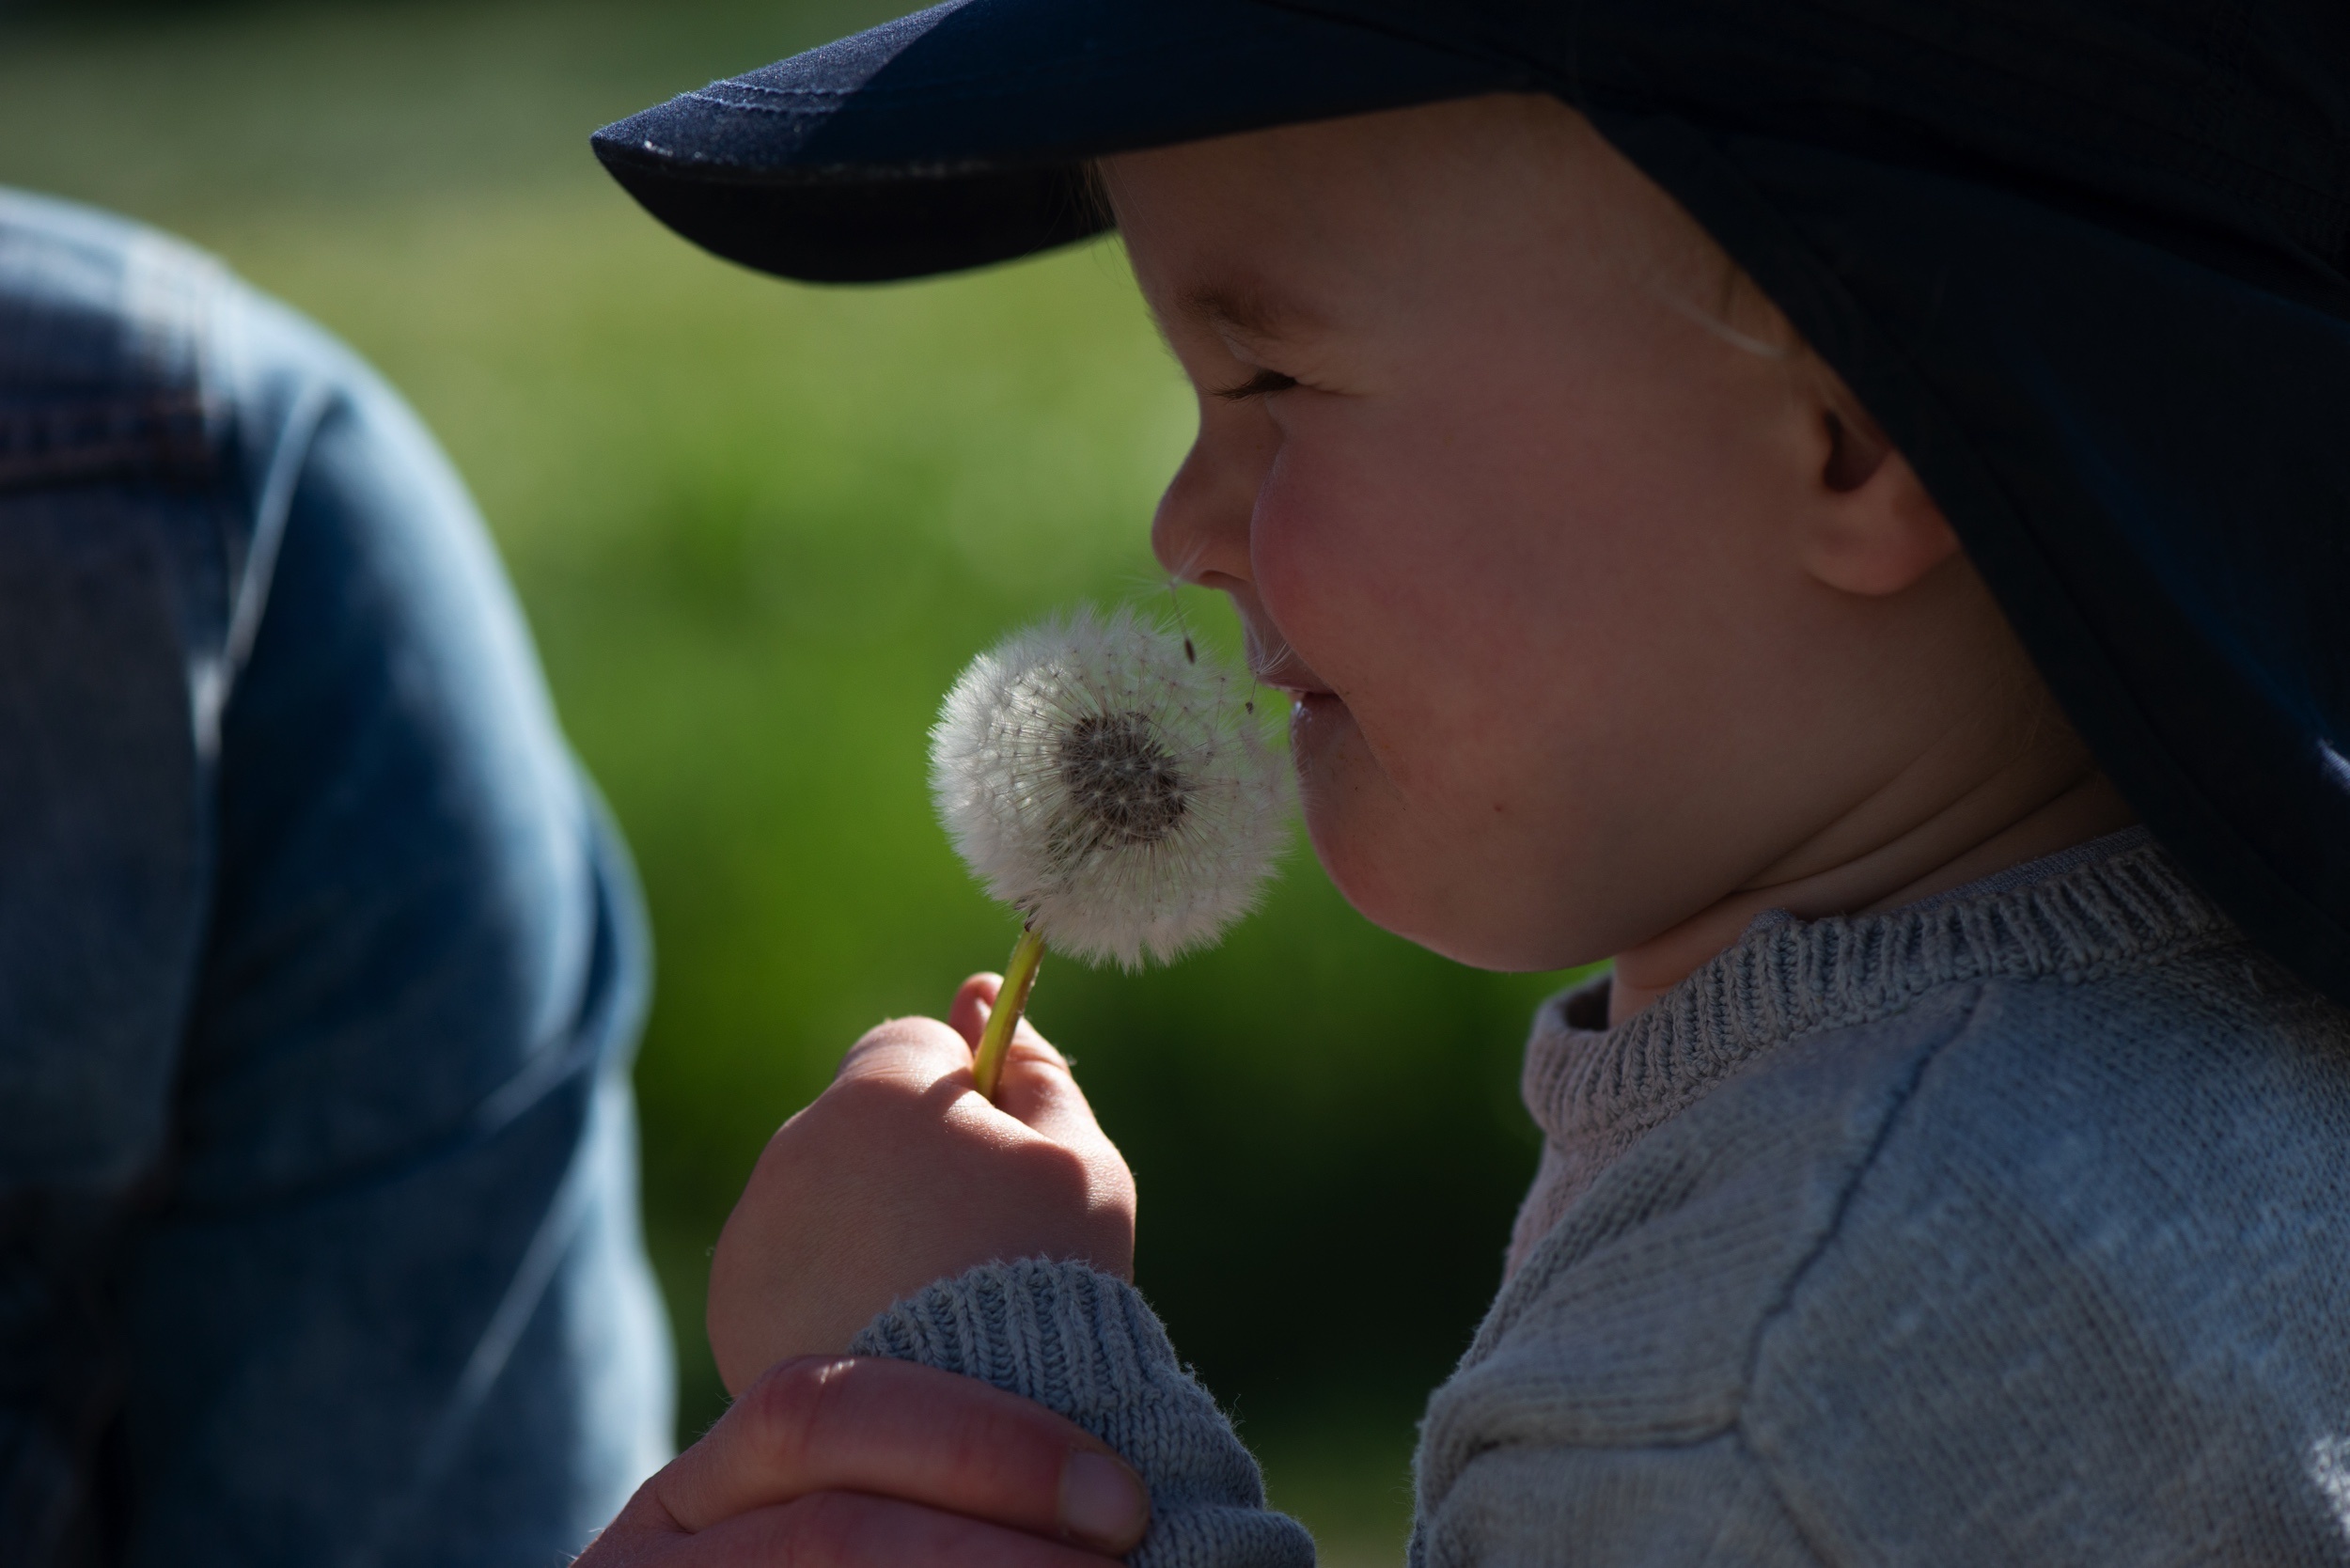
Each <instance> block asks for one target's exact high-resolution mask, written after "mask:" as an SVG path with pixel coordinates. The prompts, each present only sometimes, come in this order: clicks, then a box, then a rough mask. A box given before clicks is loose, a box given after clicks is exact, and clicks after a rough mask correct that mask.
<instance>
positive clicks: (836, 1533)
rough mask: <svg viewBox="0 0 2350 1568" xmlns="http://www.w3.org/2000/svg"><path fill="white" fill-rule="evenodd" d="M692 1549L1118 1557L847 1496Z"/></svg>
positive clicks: (727, 1553) (783, 1566) (830, 1497)
mask: <svg viewBox="0 0 2350 1568" xmlns="http://www.w3.org/2000/svg"><path fill="white" fill-rule="evenodd" d="M693 1544H694V1546H695V1548H696V1550H695V1552H694V1554H693V1557H692V1559H691V1560H692V1562H693V1564H694V1568H1109V1565H1110V1564H1112V1563H1115V1562H1116V1561H1117V1560H1118V1558H1117V1554H1116V1553H1115V1552H1102V1553H1095V1552H1090V1551H1085V1550H1082V1549H1080V1548H1077V1547H1074V1546H1068V1545H1063V1544H1059V1543H1058V1542H1052V1541H1041V1540H1039V1539H1037V1538H1036V1537H1035V1536H1033V1535H1023V1534H1020V1533H1018V1532H1017V1531H1013V1530H1009V1529H1003V1528H1001V1527H1000V1526H996V1525H991V1524H987V1523H984V1522H982V1521H980V1520H978V1519H967V1518H963V1517H961V1516H959V1515H956V1514H953V1513H939V1512H937V1511H935V1510H933V1509H928V1508H922V1507H918V1506H917V1505H914V1504H911V1503H903V1502H898V1501H894V1500H892V1499H890V1498H887V1497H861V1496H858V1495H857V1494H855V1493H852V1492H825V1493H822V1494H820V1495H818V1496H815V1497H803V1498H801V1499H800V1500H799V1501H797V1502H793V1503H788V1504H786V1505H784V1506H782V1507H779V1508H763V1509H760V1510H759V1511H758V1512H756V1513H748V1514H744V1516H742V1517H740V1518H735V1519H729V1520H728V1521H726V1522H725V1523H724V1524H721V1525H719V1526H717V1527H715V1528H714V1529H711V1530H710V1531H708V1532H707V1533H706V1534H704V1535H702V1536H697V1538H695V1541H694V1543H693Z"/></svg>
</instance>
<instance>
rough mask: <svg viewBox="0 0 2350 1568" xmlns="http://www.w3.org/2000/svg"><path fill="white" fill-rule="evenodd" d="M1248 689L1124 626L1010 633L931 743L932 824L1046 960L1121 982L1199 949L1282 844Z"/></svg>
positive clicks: (1121, 617)
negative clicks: (1117, 967) (1041, 945)
mask: <svg viewBox="0 0 2350 1568" xmlns="http://www.w3.org/2000/svg"><path fill="white" fill-rule="evenodd" d="M1249 691H1250V686H1249V682H1247V681H1246V678H1244V677H1241V676H1239V675H1236V674H1234V673H1233V672H1232V671H1230V670H1228V669H1225V668H1223V667H1222V666H1219V665H1218V664H1217V663H1216V661H1214V659H1202V658H1201V657H1200V656H1199V651H1198V649H1197V648H1196V647H1195V646H1194V645H1193V643H1192V641H1191V639H1190V638H1189V637H1187V636H1183V635H1181V634H1179V633H1176V632H1173V631H1168V630H1166V629H1164V628H1161V627H1159V626H1156V625H1153V624H1152V623H1150V622H1148V621H1146V620H1143V619H1140V618H1138V617H1136V615H1135V613H1134V612H1133V611H1132V610H1130V609H1120V610H1117V611H1115V612H1113V613H1111V614H1110V615H1108V616H1106V617H1105V616H1101V615H1097V614H1096V613H1094V612H1093V611H1091V610H1080V611H1077V612H1075V613H1073V614H1071V615H1066V616H1061V617H1058V618H1057V619H1052V620H1049V621H1046V622H1044V623H1043V624H1042V625H1039V626H1034V627H1031V628H1029V629H1028V630H1026V631H1023V632H1017V633H1014V634H1013V635H1011V636H1010V637H1007V638H1005V639H1004V641H1003V642H1002V643H1000V644H998V645H997V646H996V647H995V649H993V650H992V651H989V652H986V653H983V654H981V655H980V656H979V658H977V659H975V660H973V661H972V662H971V666H970V667H969V668H968V669H966V670H965V671H964V674H963V678H962V679H961V680H960V681H958V682H956V683H955V687H954V690H953V691H951V692H949V693H948V696H947V700H946V703H945V706H944V707H943V708H942V709H941V711H940V713H939V719H938V723H937V724H936V726H934V727H933V728H932V730H931V790H932V795H933V796H934V797H935V799H936V801H937V805H938V815H939V820H940V821H941V822H943V823H945V824H946V827H947V831H948V834H949V836H951V837H952V838H953V839H954V841H955V847H956V848H957V849H958V850H960V851H962V853H963V857H964V860H965V861H967V862H969V864H970V867H971V870H972V871H973V872H974V873H975V874H976V875H978V876H979V879H980V880H981V881H983V882H984V883H986V884H987V889H988V891H989V892H991V893H993V894H994V895H995V897H997V898H999V899H1002V900H1004V901H1005V902H1008V903H1011V904H1012V905H1014V906H1015V907H1017V908H1019V909H1021V910H1022V911H1024V912H1025V913H1026V915H1027V916H1028V917H1029V918H1030V919H1031V920H1033V921H1034V922H1035V924H1036V927H1037V929H1038V931H1039V932H1040V933H1042V936H1043V938H1044V940H1045V942H1046V943H1047V944H1049V945H1050V946H1051V947H1052V948H1053V949H1056V950H1057V951H1059V952H1064V953H1068V954H1071V955H1073V956H1075V957H1078V958H1084V959H1089V960H1092V961H1095V962H1099V961H1101V960H1104V959H1115V960H1116V961H1117V962H1118V963H1120V964H1122V965H1124V966H1126V967H1128V968H1133V967H1136V966H1137V965H1139V964H1141V963H1142V961H1143V960H1144V958H1145V957H1149V958H1153V959H1157V960H1159V961H1161V962H1166V961H1167V960H1169V959H1172V958H1174V957H1175V956H1176V955H1177V954H1179V953H1182V952H1183V951H1185V950H1186V949H1192V948H1196V947H1200V946H1204V945H1205V944H1207V943H1209V942H1212V941H1214V939H1215V937H1216V936H1217V935H1218V934H1219V933H1221V932H1222V931H1223V930H1224V928H1225V927H1226V926H1227V925H1229V924H1230V923H1231V922H1232V921H1233V920H1234V919H1237V918H1238V917H1240V916H1242V915H1244V914H1246V912H1247V911H1248V910H1249V909H1250V908H1252V907H1253V906H1254V905H1255V903H1256V902H1257V898H1258V896H1259V894H1260V893H1261V891H1262V889H1263V886H1264V883H1265V879H1266V877H1267V876H1268V875H1269V874H1270V872H1271V871H1272V869H1273V862H1274V858H1275V856H1276V855H1277V853H1278V852H1279V850H1280V847H1281V845H1282V844H1283V842H1284V841H1285V840H1286V838H1287V829H1286V823H1285V818H1284V814H1283V810H1282V808H1283V806H1284V804H1285V801H1286V794H1287V784H1288V777H1289V773H1288V769H1287V768H1285V767H1284V766H1283V765H1282V763H1281V760H1280V758H1279V756H1278V755H1277V753H1276V752H1275V751H1274V749H1273V748H1272V747H1271V746H1270V745H1267V744H1266V741H1265V737H1264V732H1263V728H1262V726H1261V723H1260V722H1259V721H1258V719H1257V717H1256V707H1255V703H1254V701H1253V700H1251V699H1250V698H1249Z"/></svg>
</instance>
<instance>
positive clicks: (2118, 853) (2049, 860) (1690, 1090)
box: [1511, 828, 2236, 1269]
mask: <svg viewBox="0 0 2350 1568" xmlns="http://www.w3.org/2000/svg"><path fill="white" fill-rule="evenodd" d="M2235 939H2236V932H2235V928H2234V927H2233V925H2231V924H2230V923H2229V921H2228V919H2227V917H2224V916H2223V915H2221V914H2220V913H2219V912H2218V910H2217V909H2216V908H2214V907H2213V906H2212V904H2211V903H2210V902H2207V901H2206V900H2205V899H2204V898H2203V897H2202V895H2201V894H2200V893H2197V892H2196V891H2195V890H2194V889H2193V888H2192V887H2190V886H2187V883H2186V879H2185V878H2184V877H2183V876H2182V875H2181V874H2180V872H2179V870H2178V868H2177V867H2176V865H2175V864H2174V863H2173V862H2172V860H2171V859H2170V855H2168V854H2167V853H2165V852H2164V850H2163V849H2162V847H2161V846H2160V845H2159V844H2157V843H2155V842H2154V839H2153V836H2152V835H2150V834H2148V833H2147V832H2146V831H2145V830H2144V829H2143V828H2132V829H2129V830H2127V831H2124V832H2122V833H2116V834H2112V835H2109V836H2107V837H2106V838H2104V839H2096V840H2093V841H2092V842H2090V843H2087V844H2083V845H2080V846H2078V847H2076V848H2075V849H2071V850H2067V851H2065V852H2063V853H2061V854H2059V855H2049V856H2047V857H2046V858H2045V859H2042V860H2036V861H2032V862H2029V863H2028V864H2026V865H2024V866H2019V867H2016V868H2014V869H2013V870H2008V871H2004V872H2001V873H1999V874H1998V875H1997V876H1995V877H1991V878H1987V879H1985V880H1984V881H1982V882H1979V883H1976V884H1973V885H1971V886H1966V887H1961V888H1957V889H1954V890H1952V891H1951V892H1949V893H1945V894H1942V895H1940V896H1938V897H1935V898H1933V899H1929V900H1926V901H1924V902H1919V903H1915V904H1909V905H1906V906H1904V907H1903V908H1900V909H1895V910H1889V911H1888V912H1887V913H1885V914H1883V915H1867V916H1857V917H1838V918H1830V919H1822V920H1802V919H1797V918H1795V917H1793V916H1791V915H1789V914H1787V913H1786V912H1785V911H1783V910H1774V911H1772V912H1770V913H1768V914H1765V915H1763V916H1761V917H1757V918H1756V920H1755V921H1754V923H1753V924H1752V925H1750V926H1748V927H1747V931H1746V933H1745V934H1744V935H1743V936H1741V937H1740V938H1739V939H1738V941H1737V942H1736V944H1734V945H1733V946H1731V948H1730V949H1727V950H1725V951H1724V952H1722V953H1721V954H1720V955H1718V956H1717V957H1716V958H1714V959H1713V960H1711V961H1710V962H1708V963H1707V964H1704V965H1702V966H1701V967H1700V968H1699V969H1698V970H1697V971H1696V972H1695V973H1694V974H1692V975H1690V976H1689V977H1688V978H1687V979H1686V980H1683V981H1682V982H1681V983H1680V984H1678V985H1676V986H1674V987H1673V988H1672V989H1671V990H1670V991H1668V992H1667V993H1665V995H1663V996H1659V997H1658V998H1657V999H1656V1000H1655V1001H1653V1002H1652V1003H1650V1004H1649V1005H1648V1006H1647V1007H1646V1008H1644V1009H1642V1010H1641V1011H1639V1012H1638V1013H1637V1014H1635V1015H1634V1016H1633V1017H1632V1018H1630V1019H1628V1020H1626V1021H1625V1022H1624V1023H1623V1024H1622V1025H1620V1026H1618V1027H1614V1028H1606V1027H1599V1026H1600V1025H1601V1024H1602V1023H1603V1022H1604V1020H1605V1018H1606V1005H1607V1003H1606V983H1605V981H1601V982H1598V983H1595V984H1592V985H1587V986H1582V987H1579V988H1577V989H1576V990H1574V991H1571V992H1568V993H1566V994H1564V995H1563V996H1556V997H1553V998H1552V999H1551V1000H1550V1001H1549V1002H1547V1003H1545V1004H1544V1005H1543V1009H1542V1011H1540V1012H1539V1013H1538V1014H1537V1015H1536V1018H1535V1027H1534V1033H1533V1038H1532V1039H1531V1040H1530V1041H1528V1044H1527V1052H1526V1070H1525V1074H1524V1077H1523V1079H1522V1081H1521V1091H1522V1092H1523V1094H1524V1095H1525V1098H1526V1105H1527V1109H1528V1110H1529V1111H1531V1112H1532V1113H1533V1117H1534V1121H1535V1122H1536V1124H1537V1125H1539V1126H1540V1127H1541V1128H1542V1130H1543V1139H1544V1142H1545V1144H1546V1149H1545V1152H1544V1155H1543V1168H1542V1172H1541V1174H1540V1175H1539V1176H1538V1177H1537V1178H1536V1181H1535V1186H1534V1190H1533V1191H1532V1192H1531V1193H1529V1194H1528V1198H1527V1204H1526V1208H1525V1210H1524V1211H1523V1212H1522V1213H1521V1214H1520V1215H1519V1221H1518V1226H1517V1231H1516V1234H1515V1236H1514V1238H1513V1241H1512V1248H1511V1252H1512V1260H1511V1261H1512V1268H1513V1269H1514V1267H1515V1265H1516V1262H1518V1260H1519V1259H1520V1258H1522V1257H1523V1255H1524V1253H1525V1251H1526V1250H1527V1249H1528V1247H1530V1246H1531V1245H1532V1244H1533V1242H1534V1241H1536V1240H1539V1239H1540V1237H1541V1235H1542V1233H1543V1231H1547V1230H1548V1229H1549V1228H1550V1226H1551V1224H1552V1223H1554V1222H1555V1221H1556V1220H1557V1218H1558V1216H1559V1214H1561V1213H1563V1212H1564V1209H1565V1206H1566V1205H1567V1204H1568V1203H1569V1202H1571V1201H1572V1200H1574V1198H1575V1196H1577V1195H1578V1194H1579V1193H1580V1192H1581V1191H1582V1190H1583V1189H1585V1188H1586V1187H1588V1186H1589V1185H1590V1182H1591V1180H1592V1179H1593V1178H1594V1177H1596V1175H1597V1174H1598V1171H1599V1170H1600V1169H1601V1168H1604V1167H1605V1166H1606V1164H1607V1163H1608V1162H1610V1161H1611V1160H1613V1159H1614V1158H1615V1156H1616V1155H1617V1154H1619V1153H1621V1152H1622V1151H1623V1149H1625V1148H1626V1147H1628V1146H1629V1145H1630V1143H1631V1142H1632V1140H1633V1139H1635V1138H1637V1137H1639V1136H1640V1135H1641V1134H1642V1133H1645V1132H1647V1131H1648V1130H1649V1129H1650V1128H1652V1127H1654V1126H1655V1125H1656V1124H1657V1123H1659V1122H1661V1121H1664V1120H1665V1119H1666V1118H1668V1117H1669V1116H1671V1115H1673V1114H1674V1113H1675V1112H1677V1111H1679V1110H1681V1109H1683V1108H1684V1106H1686V1105H1689V1104H1690V1103H1691V1102H1692V1101H1694V1100H1696V1099H1697V1098H1698V1097H1699V1096H1700V1095H1701V1094H1703V1093H1704V1092H1705V1091H1706V1090H1708V1089H1710V1088H1711V1087H1712V1086H1713V1085H1715V1084H1716V1083H1718V1082H1720V1081H1721V1079H1722V1078H1723V1077H1725V1076H1726V1075H1728V1074H1731V1073H1732V1072H1734V1071H1736V1070H1737V1069H1738V1068H1740V1067H1742V1066H1744V1065H1745V1064H1746V1063H1747V1062H1748V1061H1751V1060H1752V1059H1753V1058H1755V1057H1757V1056H1758V1055H1761V1054H1762V1053H1763V1052H1766V1051H1769V1050H1771V1049H1772V1048H1774V1047H1775V1046H1778V1045H1780V1044H1783V1043H1786V1042H1788V1041H1790V1040H1793V1039H1794V1038H1795V1037H1796V1036H1798V1035H1804V1034H1810V1033H1812V1032H1814V1031H1816V1030H1820V1029H1831V1028H1838V1027H1843V1026H1845V1025H1850V1024H1857V1023H1864V1022H1866V1021H1868V1020H1870V1019H1872V1018H1877V1017H1882V1016H1884V1015H1885V1014H1887V1013H1889V1012H1892V1011H1895V1010H1897V1009H1899V1008H1901V1007H1903V1006H1904V1005H1905V1004H1906V1003H1908V1002H1910V1001H1911V1000H1913V999H1915V998H1916V997H1917V996H1919V995H1921V994H1922V993H1924V992H1925V991H1927V990H1929V989H1931V988H1933V987H1935V986H1937V985H1944V984H1949V983H1951V982H1952V981H1968V980H1990V979H2022V978H2029V977H2032V976H2063V977H2068V978H2084V979H2085V978H2089V977H2092V976H2094V975H2097V974H2101V973H2109V972H2112V971H2114V970H2116V969H2121V968H2125V967H2129V966H2132V965H2137V964H2146V963H2150V962H2154V961H2156V960H2159V959H2162V958H2165V957H2168V956H2170V955H2172V954H2174V953H2177V952H2180V951H2183V950H2186V949H2190V948H2193V947H2198V946H2205V945H2209V944H2212V943H2215V942H2220V941H2233V940H2235Z"/></svg>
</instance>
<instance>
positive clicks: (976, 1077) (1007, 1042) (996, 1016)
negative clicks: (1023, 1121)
mask: <svg viewBox="0 0 2350 1568" xmlns="http://www.w3.org/2000/svg"><path fill="white" fill-rule="evenodd" d="M1043 962H1044V938H1043V936H1042V935H1041V934H1040V933H1038V931H1037V929H1036V927H1035V925H1034V924H1029V925H1025V926H1023V927H1021V928H1020V940H1019V941H1018V942H1015V943H1014V944H1012V949H1011V963H1009V964H1005V965H1004V984H1003V988H1002V989H1001V990H999V991H997V992H996V993H995V1011H993V1012H991V1013H989V1014H988V1015H987V1027H986V1029H984V1030H983V1031H981V1033H980V1035H979V1054H978V1055H977V1056H975V1057H973V1058H971V1082H972V1085H973V1087H975V1088H977V1089H978V1090H979V1092H980V1093H981V1094H982V1095H984V1096H986V1098H987V1099H989V1100H990V1101H993V1100H994V1099H995V1085H996V1083H997V1082H998V1081H999V1080H1001V1079H1002V1077H1003V1075H1004V1053H1005V1052H1007V1051H1009V1050H1010V1049H1011V1031H1012V1030H1013V1029H1015V1028H1017V1027H1020V1015H1021V1013H1023V1012H1025V1011H1027V1006H1028V988H1029V987H1030V986H1032V985H1034V984H1036V969H1037V965H1038V964H1042V963H1043Z"/></svg>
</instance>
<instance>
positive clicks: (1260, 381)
mask: <svg viewBox="0 0 2350 1568" xmlns="http://www.w3.org/2000/svg"><path fill="white" fill-rule="evenodd" d="M1296 384H1297V378H1296V377H1295V376H1291V375H1284V374H1282V373H1281V372H1280V371H1278V370H1260V371H1258V372H1257V373H1256V374H1255V375H1253V376H1250V377H1249V378H1248V379H1247V380H1246V381H1245V382H1242V383H1241V384H1239V385H1238V386H1228V387H1225V388H1224V389H1223V390H1222V391H1220V392H1218V393H1217V394H1216V396H1217V397H1219V398H1221V399H1223V400H1225V401H1226V402H1228V403H1239V402H1246V401H1247V400H1249V399H1251V398H1263V397H1269V396H1271V395H1272V394H1273V393H1276V392H1286V391H1288V390H1289V389H1290V388H1291V387H1293V386H1295V385H1296Z"/></svg>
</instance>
